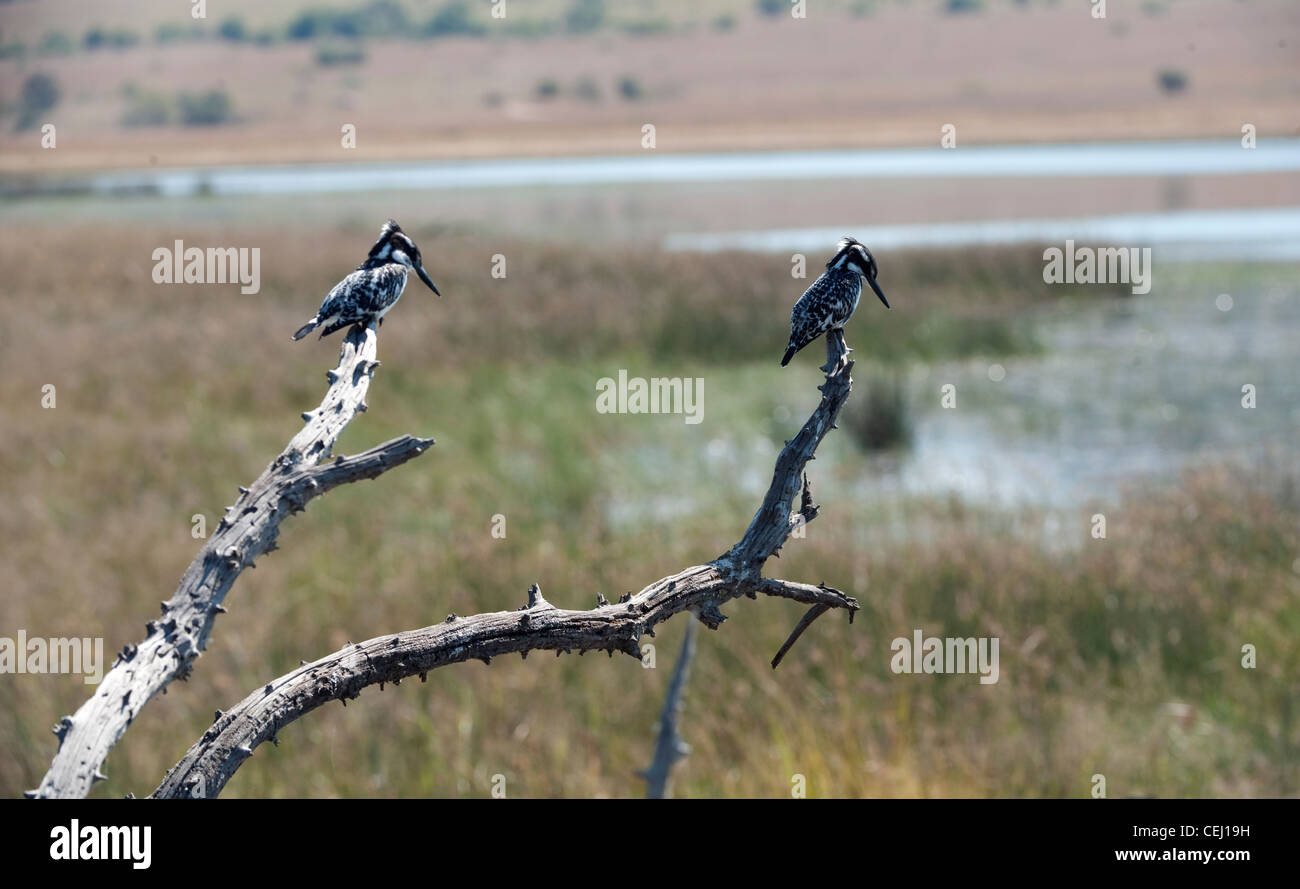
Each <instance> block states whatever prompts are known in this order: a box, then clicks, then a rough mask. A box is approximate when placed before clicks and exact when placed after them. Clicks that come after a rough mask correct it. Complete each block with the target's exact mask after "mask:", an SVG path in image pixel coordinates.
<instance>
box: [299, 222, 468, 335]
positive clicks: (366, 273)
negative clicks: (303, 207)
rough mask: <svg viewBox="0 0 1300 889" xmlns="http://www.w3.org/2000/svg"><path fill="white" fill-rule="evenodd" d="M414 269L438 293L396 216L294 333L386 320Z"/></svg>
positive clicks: (327, 332)
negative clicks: (309, 318)
mask: <svg viewBox="0 0 1300 889" xmlns="http://www.w3.org/2000/svg"><path fill="white" fill-rule="evenodd" d="M412 269H414V270H415V273H416V274H417V275H419V276H420V280H421V281H423V282H424V283H425V284H427V285H428V286H429V289H430V290H432V291H433V292H434V293H437V294H438V295H439V296H442V294H441V293H438V288H437V287H435V286H434V284H433V281H431V280H429V273H428V272H426V271H425V270H424V265H423V264H422V262H421V260H420V248H419V247H417V246H415V242H414V241H412V240H411V239H410V238H409V237H407V234H406V232H404V231H402V229H401V226H399V225H398V224H397V223H396V222H394V221H393V220H391V219H390V220H388V221H387V222H385V223H384V227H383V228H382V229H380V230H379V240H378V241H375V246H373V247H371V248H370V255H369V256H367V257H366V260H365V262H363V263H361V265H359V266H357V268H356V271H354V272H353V273H352V274H350V275H348V276H347V277H346V278H344V279H343V280H342V281H340V282H338V283H337V284H335V285H334V289H332V290H331V291H330V292H329V295H327V296H326V297H325V301H324V302H322V303H321V304H320V310H319V311H318V312H317V313H316V317H314V318H312V319H311V320H310V321H308V322H307V323H306V324H304V325H303V326H302V327H300V328H298V332H297V333H295V334H294V335H293V338H294V340H295V341H296V340H300V339H302V338H303V337H305V336H306V335H307V334H309V333H311V332H312V331H313V330H315V329H316V328H317V327H319V326H321V325H322V324H324V325H325V329H324V330H322V331H321V334H320V335H321V336H322V337H326V336H329V335H330V334H331V333H333V332H334V331H336V330H342V329H343V328H344V327H347V326H349V325H351V324H371V323H376V322H377V323H380V324H382V323H383V320H384V315H386V314H388V311H389V309H391V308H392V307H393V306H395V305H397V301H398V300H399V299H401V298H402V290H404V289H405V288H406V274H407V272H409V271H410V270H412Z"/></svg>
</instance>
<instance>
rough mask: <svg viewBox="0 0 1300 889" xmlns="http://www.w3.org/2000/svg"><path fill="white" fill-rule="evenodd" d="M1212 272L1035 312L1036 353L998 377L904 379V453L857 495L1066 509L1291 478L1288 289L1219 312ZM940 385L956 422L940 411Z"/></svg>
mask: <svg viewBox="0 0 1300 889" xmlns="http://www.w3.org/2000/svg"><path fill="white" fill-rule="evenodd" d="M1217 271H1220V267H1210V266H1198V265H1184V266H1178V265H1171V266H1166V267H1164V268H1157V270H1156V278H1155V284H1154V286H1153V288H1152V292H1151V293H1150V294H1148V295H1147V296H1145V297H1137V298H1133V299H1121V300H1111V299H1107V300H1098V301H1097V302H1095V303H1089V302H1080V301H1076V300H1071V301H1068V302H1063V303H1062V304H1061V305H1060V306H1057V307H1054V308H1051V309H1046V310H1043V311H1042V312H1041V313H1040V317H1039V319H1038V321H1039V338H1040V341H1041V342H1042V344H1043V346H1044V350H1043V352H1042V354H1040V355H1034V356H1027V357H1017V358H1013V359H1006V360H1005V363H1004V364H1003V365H999V367H1001V369H1002V372H1001V373H999V371H998V369H997V368H993V367H992V362H989V361H974V362H961V363H958V362H948V363H939V364H936V365H933V366H930V367H927V368H922V369H919V370H917V371H916V372H914V374H913V375H912V377H911V379H910V380H909V384H908V385H909V390H910V395H911V404H912V406H913V407H914V408H915V409H916V410H915V418H916V419H915V440H914V445H913V447H912V449H911V450H910V451H908V452H906V453H905V454H904V455H902V456H901V457H900V456H892V457H890V456H886V457H882V458H877V459H875V460H873V461H872V465H871V471H870V472H869V473H867V474H865V475H864V476H863V478H862V480H861V482H860V488H861V490H862V491H863V492H864V493H876V494H880V493H886V492H889V493H895V494H924V495H934V494H948V493H955V494H959V495H961V496H962V497H963V498H964V499H966V500H968V501H972V502H980V503H988V504H997V505H1015V504H1021V503H1027V504H1034V505H1038V506H1046V507H1060V508H1070V507H1077V506H1079V505H1081V504H1084V503H1087V502H1096V503H1098V504H1105V503H1114V502H1116V501H1117V500H1118V498H1119V496H1120V494H1121V492H1122V491H1123V489H1124V487H1125V486H1126V485H1127V484H1128V483H1129V482H1131V481H1134V480H1138V479H1151V480H1171V479H1174V478H1176V476H1177V475H1178V473H1179V472H1181V471H1182V470H1183V469H1185V468H1188V467H1191V466H1196V465H1200V464H1213V463H1221V462H1229V463H1236V464H1242V465H1247V466H1249V465H1252V464H1261V463H1268V464H1271V465H1274V466H1276V467H1277V468H1281V469H1283V470H1285V471H1289V472H1292V473H1295V472H1297V471H1300V435H1298V432H1300V282H1298V281H1297V278H1296V276H1295V274H1294V270H1293V269H1289V268H1287V267H1283V266H1279V267H1276V268H1273V269H1271V270H1270V271H1268V272H1264V271H1263V270H1259V271H1260V273H1259V274H1251V275H1249V276H1248V277H1247V279H1246V280H1248V281H1249V283H1244V284H1240V285H1239V286H1238V287H1236V288H1232V292H1231V293H1229V294H1228V295H1227V297H1223V296H1220V293H1221V290H1220V286H1218V285H1216V281H1215V278H1214V277H1213V274H1212V273H1214V272H1217ZM1239 280H1240V279H1239ZM860 376H862V375H860ZM998 377H1000V379H998V380H997V381H995V379H994V378H998ZM945 383H951V384H953V385H954V386H956V395H957V406H956V408H953V409H944V408H942V407H941V406H940V387H941V386H943V385H944V384H945ZM1245 385H1253V386H1254V387H1255V405H1256V406H1255V407H1254V408H1253V409H1248V408H1246V407H1243V398H1244V397H1245V396H1243V392H1242V387H1243V386H1245Z"/></svg>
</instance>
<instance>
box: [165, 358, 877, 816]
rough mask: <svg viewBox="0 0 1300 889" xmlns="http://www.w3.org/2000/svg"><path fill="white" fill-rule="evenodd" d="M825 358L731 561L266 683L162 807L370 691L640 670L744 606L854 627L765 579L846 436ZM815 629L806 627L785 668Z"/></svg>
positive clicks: (483, 621)
mask: <svg viewBox="0 0 1300 889" xmlns="http://www.w3.org/2000/svg"><path fill="white" fill-rule="evenodd" d="M826 353H827V361H826V365H825V366H824V367H823V370H824V371H825V372H826V382H825V384H823V385H822V386H821V387H820V389H821V392H822V398H821V402H820V404H818V406H817V408H816V409H815V410H814V411H813V414H812V416H811V417H809V418H808V421H807V422H806V423H804V425H803V427H802V428H801V429H800V430H799V432H798V434H797V435H795V437H794V438H793V439H791V440H790V441H789V442H787V443H786V445H785V447H784V448H783V449H782V451H781V453H780V455H779V456H778V458H777V461H776V470H775V472H774V474H773V477H772V484H771V486H770V487H769V489H768V491H767V495H766V496H765V497H764V499H763V505H762V506H761V507H760V508H759V510H758V512H757V513H756V514H755V516H754V519H753V521H752V522H751V523H750V525H749V528H748V530H747V531H746V532H745V536H744V538H743V539H742V540H741V541H740V542H739V543H737V544H736V545H735V546H734V547H732V548H731V549H730V550H728V551H727V552H726V553H725V554H723V555H722V556H720V557H718V558H717V559H715V560H714V561H712V562H710V563H709V564H707V565H695V566H692V567H690V568H687V569H685V570H684V571H681V572H678V573H677V574H674V575H671V576H669V577H664V578H661V579H660V580H657V581H655V582H654V583H652V584H650V585H649V586H647V587H645V588H644V589H642V590H641V591H640V592H639V593H636V594H635V595H629V596H624V597H623V598H622V599H620V600H619V601H618V602H615V603H611V602H607V601H605V599H604V597H603V596H599V594H598V595H597V606H596V607H595V608H593V609H591V610H590V611H569V610H566V609H561V608H557V607H555V606H554V605H552V604H551V603H549V602H547V601H546V599H544V598H543V597H542V594H541V590H540V589H539V588H538V587H537V585H536V584H534V585H533V587H532V588H531V589H530V590H529V591H528V602H527V604H526V605H524V606H522V607H521V608H520V609H519V610H517V611H499V612H492V613H488V614H478V615H474V616H472V617H457V616H456V615H449V616H448V617H447V619H446V620H445V621H443V622H442V623H439V624H434V625H433V626H429V627H423V628H421V629H417V630H410V631H405V632H401V633H396V634H387V635H384V636H380V637H376V638H374V639H370V640H368V641H366V642H360V643H355V644H349V645H348V646H346V647H344V648H343V649H342V650H340V651H337V652H335V653H334V654H331V655H328V656H326V657H324V658H321V659H320V660H317V661H315V662H313V663H310V664H304V665H302V666H300V667H299V668H298V669H296V670H293V671H292V672H290V673H288V674H286V675H284V676H281V677H280V678H278V679H275V680H273V681H271V682H269V683H267V684H266V685H265V686H263V687H262V688H259V689H258V690H257V691H255V692H253V693H252V694H250V695H249V696H248V697H246V698H245V699H244V700H243V701H241V702H240V703H239V704H237V705H236V706H235V707H233V708H231V709H230V710H229V711H227V712H224V713H219V714H218V716H217V718H216V720H215V721H214V722H213V724H212V727H211V728H209V729H208V731H207V732H205V733H204V734H203V736H202V737H201V738H199V739H198V740H197V741H195V742H194V744H193V745H192V746H191V747H190V749H189V751H188V752H187V753H186V754H185V756H184V757H183V758H182V759H181V761H180V762H178V763H177V764H176V765H175V766H174V767H173V768H172V769H171V771H169V772H168V773H167V776H166V777H165V778H164V779H163V781H162V783H161V784H160V785H159V786H158V788H157V789H156V790H155V791H154V792H153V794H152V796H153V797H156V798H175V797H216V796H217V795H218V794H220V792H221V790H222V788H224V787H225V785H226V782H227V781H229V780H230V778H231V776H233V775H234V773H235V771H236V770H237V769H238V768H239V767H240V765H242V764H243V763H244V761H245V760H247V759H248V758H249V757H250V756H252V755H253V751H254V750H255V749H256V748H257V746H258V745H259V744H262V743H263V742H265V741H268V740H270V741H273V742H277V743H278V733H279V731H280V729H282V728H284V727H285V726H286V725H288V724H290V723H292V722H293V721H295V720H297V719H298V718H300V717H301V716H303V715H305V714H307V713H310V712H311V711H312V710H315V709H316V708H317V707H320V706H321V705H323V704H326V703H328V702H330V701H334V700H338V701H341V702H342V703H343V704H344V705H345V706H346V704H347V702H348V701H349V700H351V699H354V698H356V697H358V696H359V695H360V694H361V691H362V689H364V688H366V687H367V686H370V685H375V684H379V686H380V688H381V689H382V688H383V686H384V684H385V683H389V682H391V683H393V684H394V685H396V684H398V683H400V682H401V680H403V679H407V678H409V677H411V676H419V677H420V679H421V681H424V680H425V679H426V678H427V675H428V673H429V671H430V670H434V669H437V668H438V667H442V666H446V665H447V664H455V663H461V662H463V661H468V660H482V661H484V662H485V663H490V662H491V660H492V658H494V657H499V656H501V655H504V654H513V653H518V654H520V655H522V656H525V657H526V656H527V655H528V653H529V652H531V651H539V650H545V651H554V652H556V654H557V656H558V655H559V654H562V653H568V652H574V651H576V652H578V653H579V654H582V653H585V652H587V651H607V652H609V653H610V655H611V656H613V653H614V652H616V651H621V652H623V653H625V654H628V655H631V656H632V657H635V658H638V659H640V656H641V652H640V648H639V644H640V640H641V637H642V636H643V635H649V636H653V635H654V628H655V626H657V625H658V624H660V623H662V622H664V621H665V620H668V619H669V618H670V617H672V616H673V615H675V614H678V613H680V612H682V611H690V612H691V613H693V614H694V615H695V616H696V617H697V618H698V619H699V620H700V621H701V622H702V623H704V624H705V625H706V626H707V627H709V628H710V629H717V627H718V626H719V625H720V624H721V623H722V621H724V620H726V617H725V615H723V614H722V612H721V611H720V606H721V605H723V604H724V603H726V602H729V601H730V600H732V599H735V598H737V597H739V596H748V597H749V598H751V599H753V598H757V597H758V596H759V595H760V594H761V595H764V596H772V597H777V598H785V599H792V600H794V601H796V602H802V603H804V604H806V605H810V606H814V610H817V614H818V615H820V614H821V613H823V612H824V611H826V610H829V609H831V608H842V609H844V610H846V611H848V612H849V616H850V618H852V616H853V613H854V612H855V611H856V610H857V608H858V603H857V601H856V600H855V599H853V598H850V597H849V596H846V595H845V594H844V593H842V592H840V591H839V590H836V589H833V588H831V587H828V586H825V585H824V584H819V585H817V586H811V585H809V584H803V583H795V582H792V581H787V580H777V579H774V578H767V577H763V576H762V575H761V571H762V568H763V564H764V563H765V562H766V560H767V558H768V557H769V556H771V555H774V554H776V553H777V551H778V550H779V549H780V548H781V546H782V544H784V543H785V541H786V539H787V538H788V537H789V535H790V533H791V532H792V531H793V530H794V528H795V527H797V526H798V525H799V524H800V523H803V522H807V521H811V519H812V518H813V517H815V516H816V513H817V509H816V506H815V505H814V504H813V503H812V497H811V491H810V489H809V488H808V484H807V481H806V479H805V478H804V475H803V473H804V468H805V467H806V466H807V464H808V462H809V461H810V460H812V459H813V457H814V454H815V452H816V450H817V446H818V445H819V444H820V443H821V441H822V439H823V438H824V437H825V436H826V433H827V432H829V431H830V430H831V429H833V428H835V420H836V418H837V417H838V416H839V411H840V408H841V407H842V406H843V404H844V401H845V400H846V399H847V398H848V395H849V390H850V387H851V385H852V380H851V378H850V376H849V374H850V371H851V370H852V368H853V362H852V361H850V360H849V358H848V353H849V350H848V348H847V346H845V344H844V339H843V337H842V336H836V335H831V336H828V337H827V344H826ZM796 497H799V500H798V506H797V509H798V511H797V512H796V511H795V510H796V500H795V498H796ZM811 622H812V620H811V618H810V617H809V616H808V615H805V617H804V619H803V620H802V621H800V626H799V627H797V628H796V632H795V633H794V634H792V638H791V640H789V641H787V643H786V645H785V646H783V648H782V652H781V656H783V655H784V653H785V651H786V650H788V649H789V646H790V645H791V644H793V640H794V639H795V638H797V637H798V635H799V634H801V633H802V632H803V630H804V629H806V628H807V625H808V624H810V623H811ZM778 660H779V657H778Z"/></svg>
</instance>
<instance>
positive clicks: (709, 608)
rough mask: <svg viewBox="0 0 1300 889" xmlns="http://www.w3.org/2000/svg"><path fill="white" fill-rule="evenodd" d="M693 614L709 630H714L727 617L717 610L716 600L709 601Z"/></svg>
mask: <svg viewBox="0 0 1300 889" xmlns="http://www.w3.org/2000/svg"><path fill="white" fill-rule="evenodd" d="M695 616H696V617H698V618H699V619H700V622H701V623H703V624H704V625H705V626H706V627H708V628H709V629H710V630H716V629H717V628H718V627H720V626H722V622H723V621H724V620H726V619H727V616H726V615H725V614H723V613H722V612H721V611H719V610H718V603H716V602H709V603H708V604H706V605H705V606H704V607H702V608H701V609H700V610H699V611H698V612H696V615H695Z"/></svg>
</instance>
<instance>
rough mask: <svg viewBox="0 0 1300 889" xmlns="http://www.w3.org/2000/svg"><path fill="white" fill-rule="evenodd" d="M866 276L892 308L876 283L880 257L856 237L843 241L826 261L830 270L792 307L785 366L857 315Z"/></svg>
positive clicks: (879, 295)
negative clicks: (805, 348) (873, 253)
mask: <svg viewBox="0 0 1300 889" xmlns="http://www.w3.org/2000/svg"><path fill="white" fill-rule="evenodd" d="M863 278H866V279H867V283H868V284H870V285H871V289H872V290H874V291H876V296H878V297H880V301H881V302H882V303H884V304H885V308H889V300H887V299H885V294H884V293H883V292H882V291H881V289H880V285H879V284H877V283H876V260H875V257H873V256H872V255H871V251H870V250H868V249H867V248H866V247H863V246H862V244H861V243H859V242H858V241H857V240H856V239H855V238H850V237H847V236H846V237H844V238H842V239H841V240H840V243H839V251H838V252H837V253H836V254H835V255H834V256H833V257H831V261H830V262H828V263H826V271H825V272H823V273H822V276H821V277H820V278H818V279H817V280H816V281H814V282H813V283H812V286H811V287H809V288H808V289H807V290H805V291H804V293H803V296H801V297H799V301H798V302H796V303H795V304H794V308H793V309H791V310H790V345H789V346H787V347H786V350H785V357H784V358H782V359H781V366H782V367H785V366H786V365H787V364H789V363H790V359H791V358H793V357H794V353H795V352H798V351H799V350H800V349H802V348H803V347H804V346H806V345H808V344H809V343H811V342H812V341H813V340H815V339H817V337H819V336H821V335H822V334H823V333H826V332H827V331H830V330H840V329H842V328H843V327H844V325H845V324H847V323H848V320H849V319H850V318H852V317H853V312H854V310H855V309H857V307H858V299H859V298H861V296H862V279H863Z"/></svg>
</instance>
